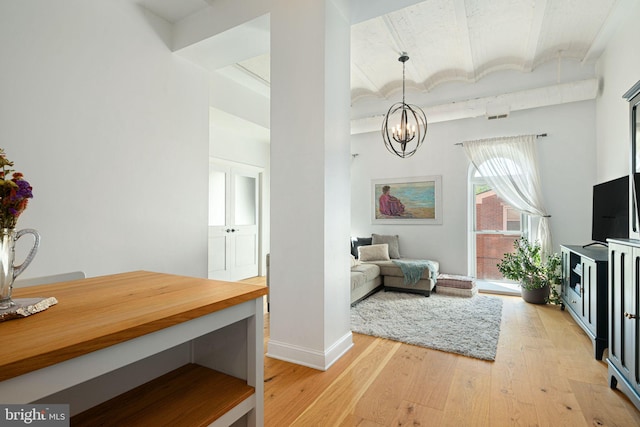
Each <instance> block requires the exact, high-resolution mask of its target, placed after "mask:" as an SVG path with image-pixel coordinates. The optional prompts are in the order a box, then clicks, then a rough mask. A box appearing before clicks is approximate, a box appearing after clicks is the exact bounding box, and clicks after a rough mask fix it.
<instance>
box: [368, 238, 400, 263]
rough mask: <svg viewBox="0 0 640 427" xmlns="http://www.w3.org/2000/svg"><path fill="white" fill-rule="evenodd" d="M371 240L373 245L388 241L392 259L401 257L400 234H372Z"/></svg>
mask: <svg viewBox="0 0 640 427" xmlns="http://www.w3.org/2000/svg"><path fill="white" fill-rule="evenodd" d="M371 240H372V242H371V243H372V244H373V245H380V244H382V243H386V244H388V245H389V257H390V258H391V259H398V258H400V238H399V237H398V235H395V236H390V235H382V234H372V235H371Z"/></svg>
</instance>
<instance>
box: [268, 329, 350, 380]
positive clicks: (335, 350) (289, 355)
mask: <svg viewBox="0 0 640 427" xmlns="http://www.w3.org/2000/svg"><path fill="white" fill-rule="evenodd" d="M351 347H353V338H352V335H351V331H349V333H347V334H345V335H344V336H343V337H342V338H340V339H339V340H338V341H336V342H335V343H334V344H333V345H332V346H331V347H329V348H328V349H326V350H325V351H324V352H320V351H317V350H312V349H308V348H304V347H299V346H296V345H293V344H288V343H284V342H279V341H274V340H271V339H270V340H269V342H268V343H267V354H266V356H267V357H271V358H273V359H278V360H283V361H285V362H290V363H295V364H297V365H302V366H306V367H308V368H313V369H318V370H320V371H326V370H327V369H329V368H330V367H331V365H333V364H334V363H335V362H336V361H337V360H338V359H340V358H341V357H342V356H343V355H344V354H345V353H346V352H347V351H349V349H350V348H351Z"/></svg>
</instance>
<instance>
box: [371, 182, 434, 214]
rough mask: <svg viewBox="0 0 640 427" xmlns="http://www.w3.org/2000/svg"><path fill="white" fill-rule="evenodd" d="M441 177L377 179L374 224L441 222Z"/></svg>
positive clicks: (374, 185)
mask: <svg viewBox="0 0 640 427" xmlns="http://www.w3.org/2000/svg"><path fill="white" fill-rule="evenodd" d="M440 183H441V178H440V176H437V177H421V178H404V179H391V180H374V183H373V193H374V197H373V199H374V203H373V221H374V223H408V224H417V223H422V224H429V223H432V224H436V223H437V224H441V223H442V221H441V218H440V217H439V215H438V214H439V212H440V209H439V208H440V206H439V204H440Z"/></svg>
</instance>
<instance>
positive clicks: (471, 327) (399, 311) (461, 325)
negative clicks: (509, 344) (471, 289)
mask: <svg viewBox="0 0 640 427" xmlns="http://www.w3.org/2000/svg"><path fill="white" fill-rule="evenodd" d="M501 319H502V300H500V298H496V297H491V296H485V295H475V296H473V297H471V298H465V297H456V296H447V295H438V294H437V293H431V296H430V297H425V296H423V295H416V294H408V293H399V292H384V291H380V292H378V293H375V294H373V295H372V296H370V297H369V298H366V299H365V300H363V301H360V302H359V303H358V304H356V305H355V306H353V307H351V330H352V331H353V332H357V333H359V334H364V335H373V336H376V337H382V338H388V339H391V340H394V341H401V342H404V343H408V344H414V345H419V346H422V347H428V348H433V349H436V350H441V351H446V352H450V353H458V354H462V355H464V356H470V357H475V358H477V359H483V360H495V358H496V350H497V347H498V337H499V336H500V320H501Z"/></svg>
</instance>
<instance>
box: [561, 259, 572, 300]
mask: <svg viewBox="0 0 640 427" xmlns="http://www.w3.org/2000/svg"><path fill="white" fill-rule="evenodd" d="M560 254H561V257H562V290H561V292H562V299H563V300H565V301H567V299H568V295H569V271H570V269H571V266H570V265H569V249H567V248H565V247H560Z"/></svg>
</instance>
